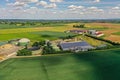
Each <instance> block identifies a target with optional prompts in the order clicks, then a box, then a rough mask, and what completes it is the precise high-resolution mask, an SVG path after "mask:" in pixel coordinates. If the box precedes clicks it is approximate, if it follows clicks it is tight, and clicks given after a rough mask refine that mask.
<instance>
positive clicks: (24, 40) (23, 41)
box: [18, 38, 30, 46]
mask: <svg viewBox="0 0 120 80" xmlns="http://www.w3.org/2000/svg"><path fill="white" fill-rule="evenodd" d="M29 42H30V40H29V39H27V38H22V39H20V40H19V41H18V44H19V45H20V46H25V45H27V44H28V43H29Z"/></svg>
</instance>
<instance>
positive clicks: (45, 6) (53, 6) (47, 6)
mask: <svg viewBox="0 0 120 80" xmlns="http://www.w3.org/2000/svg"><path fill="white" fill-rule="evenodd" d="M37 5H39V6H43V7H44V8H56V7H57V5H56V4H55V3H50V4H48V3H47V2H46V1H40V2H38V3H37Z"/></svg>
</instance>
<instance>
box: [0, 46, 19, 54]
mask: <svg viewBox="0 0 120 80" xmlns="http://www.w3.org/2000/svg"><path fill="white" fill-rule="evenodd" d="M18 50H19V47H17V46H14V45H11V44H5V45H2V46H0V56H7V55H9V54H11V53H13V52H16V51H18Z"/></svg>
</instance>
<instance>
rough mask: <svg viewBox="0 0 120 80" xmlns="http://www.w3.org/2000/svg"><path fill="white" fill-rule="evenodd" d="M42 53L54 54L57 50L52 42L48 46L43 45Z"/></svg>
mask: <svg viewBox="0 0 120 80" xmlns="http://www.w3.org/2000/svg"><path fill="white" fill-rule="evenodd" d="M42 53H43V54H53V53H55V50H54V49H53V47H52V46H51V44H47V45H46V46H44V47H43V51H42Z"/></svg>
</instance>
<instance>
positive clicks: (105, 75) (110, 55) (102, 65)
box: [0, 49, 120, 80]
mask: <svg viewBox="0 0 120 80" xmlns="http://www.w3.org/2000/svg"><path fill="white" fill-rule="evenodd" d="M119 53H120V49H115V50H106V51H92V52H84V53H83V54H82V53H81V54H66V55H56V56H55V55H52V56H42V57H33V58H13V59H9V60H7V61H4V62H2V63H0V80H40V79H42V80H73V79H74V80H114V79H115V80H120V76H119V74H120V54H119Z"/></svg>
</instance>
